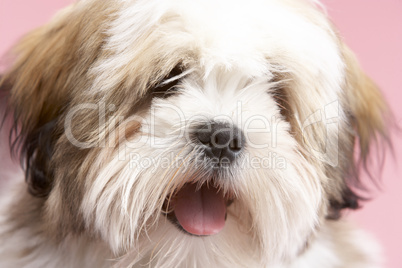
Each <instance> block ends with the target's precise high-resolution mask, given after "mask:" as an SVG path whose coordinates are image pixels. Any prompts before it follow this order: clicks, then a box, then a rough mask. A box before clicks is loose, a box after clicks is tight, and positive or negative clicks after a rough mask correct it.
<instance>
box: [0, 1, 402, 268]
mask: <svg viewBox="0 0 402 268" xmlns="http://www.w3.org/2000/svg"><path fill="white" fill-rule="evenodd" d="M72 2H73V1H72V0H40V1H32V0H1V1H0V54H4V52H5V51H6V50H7V49H9V48H10V46H11V45H12V44H13V43H14V42H15V41H16V40H17V39H18V38H19V37H21V36H22V35H23V34H24V33H26V32H27V31H28V30H30V29H33V28H35V27H37V26H39V25H41V24H43V23H45V22H46V21H48V20H49V19H50V17H51V16H52V14H54V13H55V12H56V11H57V10H58V9H60V8H62V7H64V6H66V5H68V4H69V3H72ZM322 2H323V3H324V5H325V6H326V7H327V10H328V13H329V15H330V17H332V19H333V21H334V22H335V24H336V25H337V26H338V28H339V30H340V32H341V34H342V36H343V37H344V39H345V41H346V43H347V44H349V46H350V47H351V48H352V49H353V50H354V51H355V52H356V54H357V56H358V58H359V59H360V62H361V64H362V66H363V68H364V69H365V70H366V72H367V73H368V74H369V75H370V76H371V77H372V78H373V79H374V80H375V81H376V82H377V84H378V85H379V86H380V87H381V88H382V90H383V92H384V95H385V97H386V98H387V100H388V101H389V104H390V106H391V108H392V110H393V112H394V114H395V118H396V121H397V123H398V125H399V126H402V124H401V123H402V103H401V101H402V87H401V84H402V79H401V77H402V68H401V67H400V66H401V64H402V0H381V1H380V0H322ZM0 146H1V148H2V149H4V148H5V139H4V137H2V138H1V137H0ZM393 146H394V149H395V152H396V159H394V160H393V159H392V158H391V157H388V158H387V159H386V163H385V168H384V171H383V183H382V190H381V192H379V191H377V193H376V194H375V196H376V198H375V199H374V200H373V201H371V202H369V203H367V204H366V205H365V207H364V209H362V210H360V211H358V212H355V213H351V215H350V217H351V218H353V219H354V220H355V221H356V222H357V223H358V224H359V225H360V226H362V227H363V228H364V229H366V230H368V231H369V232H371V233H372V234H373V235H374V236H375V237H376V238H377V239H378V240H379V241H380V242H381V243H382V245H383V247H384V251H385V255H386V258H387V265H386V266H385V267H388V268H400V267H402V260H401V258H400V256H401V255H402V242H401V241H402V209H401V205H402V180H401V170H400V169H398V163H399V162H400V161H401V158H402V140H401V139H400V138H399V136H398V134H395V135H394V145H393ZM7 156H8V154H7V153H6V152H5V151H4V150H0V157H1V159H0V161H1V162H2V165H3V167H4V165H5V163H9V162H8V161H9V160H7V159H6V158H7ZM6 165H8V164H6ZM2 175H3V177H6V176H4V175H7V171H6V170H4V169H3V170H1V169H0V176H2ZM0 187H1V184H0ZM2 187H3V189H4V187H5V186H4V183H3V186H2ZM0 193H1V191H0Z"/></svg>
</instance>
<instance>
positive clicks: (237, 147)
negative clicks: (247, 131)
mask: <svg viewBox="0 0 402 268" xmlns="http://www.w3.org/2000/svg"><path fill="white" fill-rule="evenodd" d="M229 149H230V150H231V151H233V152H240V151H241V149H242V148H241V142H240V141H239V139H238V138H234V139H233V140H231V141H230V143H229Z"/></svg>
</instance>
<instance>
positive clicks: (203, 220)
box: [163, 183, 233, 236]
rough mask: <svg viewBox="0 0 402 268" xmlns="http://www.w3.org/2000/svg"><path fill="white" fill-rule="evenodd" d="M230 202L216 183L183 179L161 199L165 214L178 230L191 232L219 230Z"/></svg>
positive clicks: (205, 232) (228, 197) (204, 233)
mask: <svg viewBox="0 0 402 268" xmlns="http://www.w3.org/2000/svg"><path fill="white" fill-rule="evenodd" d="M232 202H233V198H231V197H230V195H229V194H225V193H224V191H223V189H221V187H219V186H216V184H215V183H204V184H201V185H199V184H197V183H186V184H184V185H183V187H181V188H180V189H178V190H177V191H176V192H175V193H173V194H171V195H169V196H168V197H167V198H166V199H165V202H164V205H163V208H164V209H163V210H164V211H165V212H164V214H165V216H166V217H167V219H169V221H170V222H171V223H172V224H173V225H175V226H176V227H177V228H178V229H179V230H181V231H183V232H184V233H186V234H188V235H192V236H210V235H215V234H218V233H219V232H221V231H222V229H223V228H224V226H225V222H226V218H227V207H228V206H229V205H230V204H231V203H232Z"/></svg>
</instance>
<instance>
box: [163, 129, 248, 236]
mask: <svg viewBox="0 0 402 268" xmlns="http://www.w3.org/2000/svg"><path fill="white" fill-rule="evenodd" d="M192 142H193V144H194V145H195V146H197V147H198V148H200V149H201V150H200V153H201V154H202V155H203V156H204V157H205V159H206V160H205V161H206V163H207V165H208V168H210V169H211V170H213V171H214V173H219V170H221V169H224V168H230V166H231V164H232V163H233V162H234V161H235V160H236V158H238V157H239V155H240V153H241V152H242V151H243V148H244V142H245V137H244V134H243V133H242V131H241V130H240V129H238V128H237V127H235V126H233V125H230V124H227V123H218V122H210V123H206V124H202V125H199V126H196V127H195V128H194V131H193V133H192ZM205 181H206V182H204V183H203V184H200V183H195V182H192V181H191V180H189V182H188V183H186V184H184V186H183V187H181V188H180V189H178V190H177V192H176V193H174V194H173V195H172V196H171V197H169V199H167V200H166V202H165V205H164V206H165V211H168V213H167V217H168V219H170V220H171V221H172V222H173V223H174V224H176V225H177V226H178V227H179V228H180V229H181V230H183V231H185V232H186V233H189V234H192V235H198V236H206V235H214V234H217V233H219V232H220V231H221V230H222V229H223V227H224V226H225V221H226V209H227V206H228V205H230V204H231V202H232V200H231V199H230V197H228V196H227V195H226V196H225V195H224V193H223V190H222V189H221V187H220V186H219V185H220V182H219V179H216V178H214V179H207V180H205Z"/></svg>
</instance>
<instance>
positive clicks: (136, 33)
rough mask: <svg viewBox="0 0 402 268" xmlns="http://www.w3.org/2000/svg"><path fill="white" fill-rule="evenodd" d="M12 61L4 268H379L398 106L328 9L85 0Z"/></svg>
mask: <svg viewBox="0 0 402 268" xmlns="http://www.w3.org/2000/svg"><path fill="white" fill-rule="evenodd" d="M12 55H14V59H13V63H12V64H11V66H9V68H8V69H7V71H6V72H5V73H3V76H2V80H1V88H2V92H3V95H6V97H7V101H8V111H9V114H13V116H14V121H15V124H14V128H13V129H12V132H13V133H15V134H16V137H15V140H14V141H13V142H12V145H13V147H12V148H13V149H14V150H15V151H16V152H17V153H18V154H20V156H21V159H22V160H23V161H22V162H23V168H24V169H25V171H26V173H25V174H26V175H25V176H26V182H27V183H21V184H19V185H18V186H17V187H16V189H15V190H14V191H11V192H10V193H9V194H7V196H6V197H5V198H4V201H3V204H2V214H1V222H0V266H1V267H7V268H12V267H18V268H20V267H96V268H98V267H143V266H145V267H166V268H168V267H202V268H205V267H275V268H278V267H279V268H282V267H284V268H314V267H315V268H338V267H347V268H358V267H364V268H368V267H378V265H379V263H378V258H377V246H376V244H375V243H373V242H372V241H371V239H370V238H369V237H368V236H367V235H365V234H364V233H362V232H361V231H359V230H357V229H354V228H353V227H351V226H350V224H348V223H346V222H344V221H343V220H342V219H341V216H342V214H343V213H342V212H343V210H344V209H348V208H350V209H356V208H358V207H359V201H360V199H361V197H360V195H359V194H357V192H356V189H357V188H359V187H360V186H361V185H360V184H359V179H358V175H359V169H360V166H364V164H365V163H366V160H367V157H368V153H369V151H370V150H369V148H370V144H371V142H373V141H376V140H379V139H381V138H382V137H386V128H385V123H384V118H385V114H386V111H387V108H386V104H385V103H384V101H383V98H382V96H381V94H380V93H379V91H378V90H377V88H376V87H375V85H374V84H373V83H372V82H371V80H370V79H369V78H368V77H367V76H366V75H365V74H364V73H363V72H362V71H361V69H360V67H359V65H358V63H357V62H356V59H355V57H354V55H353V54H352V53H351V51H350V50H349V49H348V47H347V46H346V45H345V44H344V43H343V41H342V40H341V38H340V37H339V35H338V34H337V32H336V30H335V29H334V27H333V25H332V24H331V23H330V22H329V20H328V18H327V17H326V15H325V12H323V8H322V7H321V6H320V4H319V3H318V1H313V0H310V1H308V0H250V1H247V2H244V3H240V2H236V1H229V0H219V1H212V0H202V1H201V0H200V1H198V0H193V1H189V0H165V1H162V0H126V1H123V0H108V1H99V0H98V1H96V0H81V1H78V2H77V3H75V4H73V5H71V6H70V7H68V8H66V9H64V10H63V11H61V12H60V13H58V14H57V16H56V17H55V18H54V19H53V20H52V21H51V22H50V23H49V24H47V25H45V26H43V27H41V28H39V29H37V30H35V31H33V32H32V33H30V34H29V35H27V36H26V37H25V38H24V39H23V40H21V42H20V43H19V44H18V45H17V46H16V48H15V50H14V51H13V54H12Z"/></svg>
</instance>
